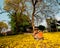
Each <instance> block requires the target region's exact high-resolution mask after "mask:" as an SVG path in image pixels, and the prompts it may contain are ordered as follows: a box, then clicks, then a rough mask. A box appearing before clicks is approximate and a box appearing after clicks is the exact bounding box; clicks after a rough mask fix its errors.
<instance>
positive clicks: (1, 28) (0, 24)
mask: <svg viewBox="0 0 60 48" xmlns="http://www.w3.org/2000/svg"><path fill="white" fill-rule="evenodd" d="M4 28H5V29H8V25H7V24H6V23H4V22H0V33H1V31H2V30H3V29H4Z"/></svg>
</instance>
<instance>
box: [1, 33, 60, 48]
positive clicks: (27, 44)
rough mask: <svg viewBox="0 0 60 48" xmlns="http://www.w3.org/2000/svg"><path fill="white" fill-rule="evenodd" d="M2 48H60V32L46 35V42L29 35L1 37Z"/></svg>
mask: <svg viewBox="0 0 60 48" xmlns="http://www.w3.org/2000/svg"><path fill="white" fill-rule="evenodd" d="M0 48H60V32H55V33H44V40H35V39H34V38H33V36H32V34H27V33H26V34H19V35H13V36H4V37H0Z"/></svg>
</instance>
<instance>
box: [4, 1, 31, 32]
mask: <svg viewBox="0 0 60 48" xmlns="http://www.w3.org/2000/svg"><path fill="white" fill-rule="evenodd" d="M5 4H6V5H5V7H4V9H5V10H6V11H7V12H9V16H10V18H11V22H10V23H11V28H12V30H13V31H14V32H15V33H18V32H20V31H21V30H22V29H23V28H22V27H23V26H25V25H29V20H30V19H29V17H28V16H27V15H25V14H24V11H25V1H24V0H18V1H17V0H8V1H7V0H5ZM21 26H22V27H21Z"/></svg>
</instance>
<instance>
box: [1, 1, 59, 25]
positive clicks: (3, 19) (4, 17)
mask: <svg viewBox="0 0 60 48" xmlns="http://www.w3.org/2000/svg"><path fill="white" fill-rule="evenodd" d="M3 7H4V0H0V8H3ZM0 12H1V10H0ZM56 19H57V20H60V13H58V14H57V15H56ZM0 21H4V22H6V23H8V22H9V21H10V19H9V16H8V13H2V14H0ZM41 24H42V25H44V26H46V22H45V20H44V21H43V22H42V23H41Z"/></svg>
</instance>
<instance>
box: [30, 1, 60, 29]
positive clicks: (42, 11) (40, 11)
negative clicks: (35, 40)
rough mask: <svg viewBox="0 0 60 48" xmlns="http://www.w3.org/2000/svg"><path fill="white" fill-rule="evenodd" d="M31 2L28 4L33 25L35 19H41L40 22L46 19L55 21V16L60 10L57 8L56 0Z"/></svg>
mask: <svg viewBox="0 0 60 48" xmlns="http://www.w3.org/2000/svg"><path fill="white" fill-rule="evenodd" d="M31 2H32V4H31V3H30V4H31V8H32V9H31V10H32V24H33V23H34V21H35V18H36V17H39V19H42V20H43V19H47V18H48V17H51V18H52V19H55V15H56V14H57V13H59V9H60V8H59V7H58V6H59V3H57V0H49V1H48V0H31ZM32 6H33V7H32ZM33 14H34V15H33ZM43 16H44V17H43ZM41 17H43V18H41ZM33 20H34V21H33ZM47 23H48V22H47ZM47 25H48V24H47ZM32 26H34V24H33V25H32ZM48 26H49V25H48ZM33 28H34V27H33Z"/></svg>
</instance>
